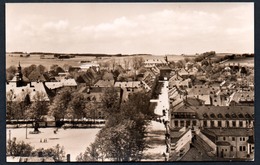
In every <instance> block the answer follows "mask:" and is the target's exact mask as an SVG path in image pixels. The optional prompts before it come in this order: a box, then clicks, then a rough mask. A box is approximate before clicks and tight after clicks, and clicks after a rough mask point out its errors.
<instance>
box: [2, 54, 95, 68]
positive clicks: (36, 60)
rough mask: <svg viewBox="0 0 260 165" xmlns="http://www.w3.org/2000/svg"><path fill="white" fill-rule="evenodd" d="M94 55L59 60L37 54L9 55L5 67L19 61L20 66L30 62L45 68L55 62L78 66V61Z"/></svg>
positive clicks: (91, 58)
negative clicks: (28, 55)
mask: <svg viewBox="0 0 260 165" xmlns="http://www.w3.org/2000/svg"><path fill="white" fill-rule="evenodd" d="M94 58H95V57H75V58H71V59H63V60H59V59H40V56H38V55H34V56H30V57H10V56H6V68H8V67H10V66H12V65H14V66H17V65H18V63H19V61H20V63H21V65H22V67H28V66H30V65H32V64H35V65H40V64H41V65H43V66H45V67H46V68H47V69H50V66H52V65H54V64H57V65H59V66H63V65H64V64H69V65H71V66H79V65H80V63H79V62H80V61H83V60H93V59H94Z"/></svg>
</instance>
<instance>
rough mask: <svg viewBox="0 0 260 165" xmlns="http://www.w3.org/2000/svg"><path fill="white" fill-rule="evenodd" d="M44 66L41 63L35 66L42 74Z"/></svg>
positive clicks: (44, 70) (44, 69)
mask: <svg viewBox="0 0 260 165" xmlns="http://www.w3.org/2000/svg"><path fill="white" fill-rule="evenodd" d="M46 70H47V69H46V67H45V66H43V65H38V66H37V71H38V72H39V73H40V74H43V73H44V72H46Z"/></svg>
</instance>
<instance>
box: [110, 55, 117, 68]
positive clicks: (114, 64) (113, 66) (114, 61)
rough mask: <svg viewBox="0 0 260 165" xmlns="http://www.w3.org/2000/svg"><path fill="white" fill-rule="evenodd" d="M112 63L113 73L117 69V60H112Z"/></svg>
mask: <svg viewBox="0 0 260 165" xmlns="http://www.w3.org/2000/svg"><path fill="white" fill-rule="evenodd" d="M110 63H111V65H112V71H113V70H114V69H115V67H116V60H115V58H112V59H111V60H110Z"/></svg>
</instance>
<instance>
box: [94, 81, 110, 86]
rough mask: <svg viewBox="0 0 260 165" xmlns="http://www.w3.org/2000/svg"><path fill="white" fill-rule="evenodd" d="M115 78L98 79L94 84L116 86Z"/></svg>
mask: <svg viewBox="0 0 260 165" xmlns="http://www.w3.org/2000/svg"><path fill="white" fill-rule="evenodd" d="M114 83H115V80H98V82H97V83H96V84H95V85H94V86H95V87H112V86H114Z"/></svg>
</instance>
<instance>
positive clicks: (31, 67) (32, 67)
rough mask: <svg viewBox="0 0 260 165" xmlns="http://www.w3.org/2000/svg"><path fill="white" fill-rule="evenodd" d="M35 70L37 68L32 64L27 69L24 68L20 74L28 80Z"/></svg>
mask: <svg viewBox="0 0 260 165" xmlns="http://www.w3.org/2000/svg"><path fill="white" fill-rule="evenodd" d="M36 69H37V66H36V65H34V64H32V65H30V66H29V67H25V68H24V69H23V71H22V72H23V75H24V76H25V77H27V78H29V75H30V74H31V72H32V71H35V70H36Z"/></svg>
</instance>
